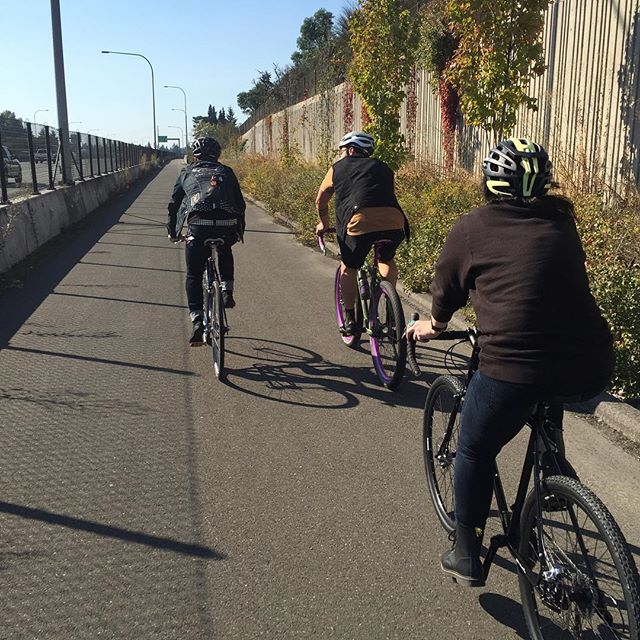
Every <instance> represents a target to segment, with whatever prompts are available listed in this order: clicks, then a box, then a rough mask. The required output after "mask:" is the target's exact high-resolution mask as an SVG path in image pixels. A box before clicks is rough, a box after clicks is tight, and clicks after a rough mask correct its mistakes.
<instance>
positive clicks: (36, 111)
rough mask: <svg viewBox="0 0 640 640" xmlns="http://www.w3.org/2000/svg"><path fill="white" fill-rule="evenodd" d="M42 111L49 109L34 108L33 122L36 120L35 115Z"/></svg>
mask: <svg viewBox="0 0 640 640" xmlns="http://www.w3.org/2000/svg"><path fill="white" fill-rule="evenodd" d="M44 111H49V109H36V110H35V111H34V112H33V122H34V123H35V121H36V115H38V114H39V113H40V112H44Z"/></svg>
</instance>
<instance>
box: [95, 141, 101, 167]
mask: <svg viewBox="0 0 640 640" xmlns="http://www.w3.org/2000/svg"><path fill="white" fill-rule="evenodd" d="M96 164H97V167H98V168H97V172H98V175H101V173H100V140H98V136H96Z"/></svg>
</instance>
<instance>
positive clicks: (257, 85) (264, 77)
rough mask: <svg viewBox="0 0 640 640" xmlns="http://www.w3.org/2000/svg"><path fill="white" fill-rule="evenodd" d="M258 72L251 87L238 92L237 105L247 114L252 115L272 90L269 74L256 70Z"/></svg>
mask: <svg viewBox="0 0 640 640" xmlns="http://www.w3.org/2000/svg"><path fill="white" fill-rule="evenodd" d="M258 73H259V74H260V75H259V76H258V78H257V79H255V80H254V81H253V87H252V88H251V89H249V91H242V92H241V93H239V94H238V106H239V107H240V108H241V109H242V111H243V112H244V113H247V114H249V115H253V114H254V113H255V112H256V111H257V109H258V107H260V106H262V105H263V104H264V103H265V102H266V101H267V100H268V99H269V97H270V96H271V93H272V92H273V81H272V80H271V74H270V73H269V72H268V71H258Z"/></svg>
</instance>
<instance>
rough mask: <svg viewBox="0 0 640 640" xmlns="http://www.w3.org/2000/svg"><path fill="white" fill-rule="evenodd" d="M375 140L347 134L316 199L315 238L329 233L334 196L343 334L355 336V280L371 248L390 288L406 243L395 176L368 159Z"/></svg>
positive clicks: (406, 226)
mask: <svg viewBox="0 0 640 640" xmlns="http://www.w3.org/2000/svg"><path fill="white" fill-rule="evenodd" d="M374 146H375V143H374V139H373V138H372V137H371V136H370V135H369V134H368V133H364V132H363V131H351V132H350V133H347V134H346V135H345V136H344V137H343V138H342V140H340V143H339V145H338V148H339V149H340V157H339V159H338V161H337V162H336V163H335V164H334V165H333V166H332V167H330V168H329V171H328V172H327V174H326V176H325V177H324V180H323V181H322V184H321V185H320V189H319V190H318V195H317V197H316V208H317V210H318V216H319V217H320V222H319V223H318V225H317V226H316V234H321V233H323V232H324V231H326V230H327V229H328V228H329V226H330V225H329V208H328V205H329V200H330V199H331V196H332V195H333V194H334V193H335V196H336V235H337V240H338V245H339V247H340V257H341V260H342V262H341V264H340V290H341V293H342V301H343V303H344V311H345V323H344V329H343V331H344V333H345V335H351V334H352V333H354V332H355V331H356V326H355V312H354V307H355V302H356V288H357V283H356V277H357V272H358V269H360V267H362V265H363V264H364V261H365V260H366V258H367V254H368V253H369V251H370V249H371V247H372V246H373V245H374V243H375V242H377V241H378V240H388V242H387V243H385V244H384V245H383V246H382V249H381V251H380V259H379V264H378V267H379V270H380V275H381V276H382V277H383V278H384V279H385V280H388V281H389V282H391V284H393V285H394V286H395V285H396V281H397V279H398V269H397V267H396V265H395V262H394V259H393V258H394V256H395V254H396V250H397V248H398V246H399V245H400V243H401V242H402V241H403V240H404V239H405V238H406V239H407V241H408V240H409V223H408V222H407V218H406V217H405V215H404V212H403V211H402V208H401V207H400V204H399V203H398V199H397V198H396V195H395V191H394V184H393V179H394V175H393V171H392V170H391V169H390V168H389V167H388V166H387V165H386V164H385V163H384V162H382V160H378V159H377V158H372V157H371V154H372V153H373V150H374Z"/></svg>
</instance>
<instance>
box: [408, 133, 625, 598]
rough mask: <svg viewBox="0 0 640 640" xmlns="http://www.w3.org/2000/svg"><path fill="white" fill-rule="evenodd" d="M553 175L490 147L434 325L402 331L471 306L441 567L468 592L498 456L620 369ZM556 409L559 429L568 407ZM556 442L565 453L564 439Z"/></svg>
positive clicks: (436, 300)
mask: <svg viewBox="0 0 640 640" xmlns="http://www.w3.org/2000/svg"><path fill="white" fill-rule="evenodd" d="M551 169H552V167H551V162H549V158H548V155H547V152H546V151H545V150H544V149H543V148H542V147H541V146H540V145H538V144H535V143H533V142H531V141H530V140H527V139H526V138H511V139H510V140H505V141H503V142H501V143H500V144H498V145H497V147H496V148H494V149H492V150H491V152H490V153H489V155H488V157H487V158H485V160H484V162H483V165H482V171H483V174H484V191H485V197H486V201H487V202H486V204H485V205H484V206H482V207H479V208H478V209H475V210H473V211H471V212H470V213H468V214H466V215H463V216H461V217H460V218H459V219H458V221H457V222H456V223H455V224H454V226H453V228H452V229H451V231H450V233H449V235H448V236H447V239H446V241H445V244H444V247H443V249H442V253H441V255H440V258H439V260H438V262H437V264H436V273H435V279H434V281H433V283H432V285H431V292H432V294H433V302H432V307H431V319H430V320H426V321H418V322H416V323H414V324H413V325H411V326H410V327H409V328H408V330H407V333H408V336H409V337H412V336H413V337H415V338H416V339H418V340H429V339H432V338H435V337H437V336H438V334H439V333H440V332H441V331H442V330H444V329H445V328H446V326H447V323H448V321H449V320H450V319H451V316H452V315H453V313H454V312H455V311H456V310H457V309H460V308H461V307H463V306H464V305H465V304H466V302H467V298H468V297H469V296H470V297H471V302H472V303H473V307H474V309H475V312H476V316H477V323H478V328H479V330H480V332H481V336H480V338H479V345H480V364H479V369H478V371H477V372H476V373H475V374H474V376H473V378H472V379H471V382H470V384H469V388H468V390H467V394H466V396H465V400H464V404H463V408H462V422H461V428H460V436H459V440H458V445H457V449H456V458H455V466H454V504H455V517H456V537H455V542H454V546H453V549H452V550H451V551H448V552H447V553H445V554H444V555H443V556H442V563H441V566H442V570H443V571H444V572H445V573H446V574H448V575H450V576H452V577H454V578H456V579H457V580H458V581H459V582H462V584H466V585H468V586H482V585H483V584H484V578H483V575H482V567H481V564H480V548H481V542H482V532H483V530H484V527H485V523H486V520H487V516H488V513H489V507H490V504H491V496H492V490H493V470H494V465H495V460H496V457H497V455H498V453H499V452H500V450H501V449H502V448H503V447H504V445H506V444H507V443H508V442H509V441H510V440H511V439H513V438H514V437H515V436H516V434H517V433H518V432H519V431H520V429H521V428H522V427H523V425H524V423H525V421H526V420H527V418H528V417H529V415H530V413H531V410H532V408H533V406H534V405H535V404H536V403H537V402H539V401H548V400H551V399H553V398H555V399H561V398H566V399H569V398H571V399H578V398H581V399H586V398H590V397H593V396H595V395H597V394H598V393H599V392H600V391H602V390H603V389H604V388H605V387H606V386H607V384H608V383H609V380H610V378H611V375H612V372H613V362H614V360H613V349H612V337H611V333H610V331H609V328H608V326H607V323H606V321H605V320H604V318H603V317H602V314H601V312H600V309H599V308H598V306H597V304H596V302H595V300H594V298H593V296H592V295H591V291H590V289H589V280H588V277H587V272H586V269H585V264H584V263H585V253H584V250H583V248H582V244H581V242H580V238H579V236H578V231H577V229H576V223H575V218H574V213H573V206H572V204H571V202H569V201H568V200H566V199H564V198H560V197H555V196H551V195H548V190H549V188H550V187H551ZM554 411H555V413H556V414H557V415H555V416H554V418H553V422H554V424H555V425H556V427H560V426H561V424H562V404H557V405H556V406H555V407H554ZM554 439H555V440H556V444H557V445H558V447H559V449H560V450H561V451H563V449H564V444H563V442H562V431H560V430H559V429H558V430H557V431H556V432H555V434H554ZM564 471H565V473H566V474H568V475H571V474H572V473H575V472H574V471H573V470H572V469H571V468H569V467H567V469H565V470H564Z"/></svg>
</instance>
